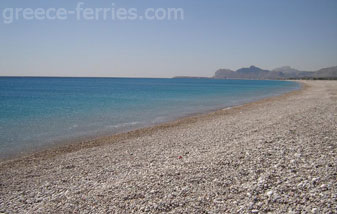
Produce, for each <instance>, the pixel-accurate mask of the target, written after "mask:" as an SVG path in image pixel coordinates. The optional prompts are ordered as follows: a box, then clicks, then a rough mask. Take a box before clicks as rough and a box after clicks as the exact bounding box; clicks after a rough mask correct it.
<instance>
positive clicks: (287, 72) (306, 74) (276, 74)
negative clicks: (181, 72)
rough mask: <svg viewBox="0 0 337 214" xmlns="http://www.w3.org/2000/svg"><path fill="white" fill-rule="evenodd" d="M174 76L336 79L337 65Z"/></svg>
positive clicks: (239, 70) (219, 71) (221, 70)
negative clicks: (316, 67)
mask: <svg viewBox="0 0 337 214" xmlns="http://www.w3.org/2000/svg"><path fill="white" fill-rule="evenodd" d="M174 78H199V79H201V78H212V79H270V80H284V79H335V80H337V66H334V67H328V68H322V69H320V70H317V71H300V70H297V69H295V68H292V67H290V66H284V67H280V68H276V69H273V70H264V69H261V68H259V67H256V66H253V65H252V66H250V67H248V68H240V69H238V70H236V71H233V70H230V69H223V68H222V69H219V70H217V71H216V72H215V74H214V76H213V77H194V76H176V77H174Z"/></svg>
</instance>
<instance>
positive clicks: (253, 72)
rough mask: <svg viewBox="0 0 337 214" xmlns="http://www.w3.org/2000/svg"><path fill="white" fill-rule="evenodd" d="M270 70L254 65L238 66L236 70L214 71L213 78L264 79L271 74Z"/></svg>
mask: <svg viewBox="0 0 337 214" xmlns="http://www.w3.org/2000/svg"><path fill="white" fill-rule="evenodd" d="M271 75H272V74H271V71H269V70H263V69H261V68H258V67H256V66H253V65H252V66H250V67H248V68H240V69H238V70H236V71H232V70H229V69H219V70H217V71H216V72H215V74H214V76H213V78H216V79H266V78H268V77H269V76H271Z"/></svg>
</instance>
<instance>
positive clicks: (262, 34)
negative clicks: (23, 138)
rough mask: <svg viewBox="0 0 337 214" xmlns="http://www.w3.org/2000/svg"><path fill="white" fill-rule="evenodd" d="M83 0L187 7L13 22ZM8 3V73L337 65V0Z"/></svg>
mask: <svg viewBox="0 0 337 214" xmlns="http://www.w3.org/2000/svg"><path fill="white" fill-rule="evenodd" d="M79 2H83V4H82V6H81V7H83V8H94V9H95V8H114V9H115V10H116V9H119V8H126V9H130V8H136V9H137V11H138V13H139V14H141V15H143V13H144V11H145V10H147V8H154V9H158V8H164V9H166V8H181V9H182V10H183V18H182V19H178V20H167V19H163V20H159V19H157V20H144V19H143V20H129V19H127V20H124V19H123V20H120V19H118V20H116V19H115V20H111V19H109V18H107V19H106V20H103V19H102V18H99V19H98V20H84V18H83V17H82V18H81V19H80V20H79V19H77V18H75V16H72V17H68V18H67V19H65V20H63V19H62V20H61V19H59V20H56V19H53V20H47V19H44V20H36V19H33V20H26V19H23V18H22V16H20V13H19V15H18V17H19V18H18V19H17V20H14V21H13V22H12V23H10V24H6V23H5V21H6V20H5V18H6V19H7V20H8V17H9V15H11V14H10V13H9V12H8V11H9V9H12V10H13V11H16V10H17V8H32V9H37V8H43V9H44V10H47V9H48V8H56V9H57V8H65V9H66V10H75V8H76V7H77V4H78V3H79ZM0 11H1V17H0V76H99V77H172V76H178V75H190V76H212V75H213V74H214V72H215V71H216V70H217V69H220V68H227V69H232V70H236V69H238V68H241V67H247V66H250V65H255V66H258V67H261V68H263V69H274V68H277V67H281V66H286V65H289V66H292V67H294V68H297V69H300V70H307V71H311V70H312V71H313V70H318V69H320V68H323V67H330V66H336V65H337V1H336V0H278V1H277V0H249V1H248V0H223V1H220V0H203V1H202V0H144V1H139V0H133V1H131V0H116V1H110V0H104V1H103V0H95V1H85V0H83V1H69V0H59V1H45V0H21V1H18V0H1V1H0ZM4 11H5V12H4ZM82 12H83V11H82ZM82 15H83V14H82ZM12 17H14V15H13V16H12Z"/></svg>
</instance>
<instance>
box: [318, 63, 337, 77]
mask: <svg viewBox="0 0 337 214" xmlns="http://www.w3.org/2000/svg"><path fill="white" fill-rule="evenodd" d="M314 77H316V78H331V77H335V78H337V66H334V67H329V68H322V69H320V70H318V71H316V72H315V74H314Z"/></svg>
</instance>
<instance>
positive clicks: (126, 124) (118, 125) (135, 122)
mask: <svg viewBox="0 0 337 214" xmlns="http://www.w3.org/2000/svg"><path fill="white" fill-rule="evenodd" d="M137 124H140V122H138V121H134V122H129V123H120V124H117V125H109V126H106V127H105V128H106V129H116V128H123V127H128V126H134V125H137Z"/></svg>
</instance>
